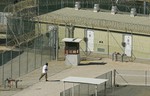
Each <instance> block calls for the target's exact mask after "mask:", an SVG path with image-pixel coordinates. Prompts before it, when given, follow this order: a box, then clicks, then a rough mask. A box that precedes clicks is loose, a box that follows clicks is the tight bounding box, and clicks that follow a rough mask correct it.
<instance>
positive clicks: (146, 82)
mask: <svg viewBox="0 0 150 96" xmlns="http://www.w3.org/2000/svg"><path fill="white" fill-rule="evenodd" d="M146 85H147V71H145V86H146Z"/></svg>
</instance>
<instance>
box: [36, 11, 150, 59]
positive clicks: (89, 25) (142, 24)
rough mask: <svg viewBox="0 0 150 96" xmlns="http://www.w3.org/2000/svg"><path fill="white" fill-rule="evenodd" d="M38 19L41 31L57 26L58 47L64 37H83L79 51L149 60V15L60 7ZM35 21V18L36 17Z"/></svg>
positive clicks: (61, 46) (61, 45) (61, 47)
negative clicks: (118, 54) (123, 55)
mask: <svg viewBox="0 0 150 96" xmlns="http://www.w3.org/2000/svg"><path fill="white" fill-rule="evenodd" d="M36 18H38V20H39V21H38V23H40V26H41V32H47V33H49V32H53V31H52V30H53V28H56V27H55V26H57V28H58V35H57V36H58V40H59V41H58V42H59V43H58V46H59V47H60V50H61V49H62V50H63V47H64V44H63V42H62V41H61V40H62V39H63V38H65V37H70V38H71V37H74V38H80V39H83V40H82V42H81V43H80V46H81V48H80V50H81V51H85V52H91V53H98V54H106V55H109V56H110V55H111V54H112V53H114V52H119V53H120V54H123V53H125V54H126V55H127V56H128V57H131V58H132V59H135V58H141V59H150V25H149V24H150V18H149V17H148V16H147V17H146V16H139V15H137V16H131V14H130V13H117V14H111V12H109V11H107V12H102V11H100V12H93V10H87V9H81V10H75V9H74V8H63V9H60V10H57V11H53V12H51V13H47V14H44V15H41V16H38V17H36ZM36 20H37V19H36Z"/></svg>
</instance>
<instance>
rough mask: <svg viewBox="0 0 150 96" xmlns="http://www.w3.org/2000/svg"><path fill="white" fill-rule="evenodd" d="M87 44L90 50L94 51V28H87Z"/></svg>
mask: <svg viewBox="0 0 150 96" xmlns="http://www.w3.org/2000/svg"><path fill="white" fill-rule="evenodd" d="M87 38H88V41H87V46H88V48H87V49H88V51H94V31H93V30H89V29H88V30H87Z"/></svg>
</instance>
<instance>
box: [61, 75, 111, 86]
mask: <svg viewBox="0 0 150 96" xmlns="http://www.w3.org/2000/svg"><path fill="white" fill-rule="evenodd" d="M61 81H63V82H68V83H85V84H97V85H98V84H102V83H104V82H106V81H108V79H98V78H85V77H72V76H71V77H67V78H64V79H62V80H61Z"/></svg>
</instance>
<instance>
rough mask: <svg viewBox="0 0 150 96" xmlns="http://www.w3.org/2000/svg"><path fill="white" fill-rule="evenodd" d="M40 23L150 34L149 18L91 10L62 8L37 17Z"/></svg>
mask: <svg viewBox="0 0 150 96" xmlns="http://www.w3.org/2000/svg"><path fill="white" fill-rule="evenodd" d="M38 18H39V20H40V21H41V22H49V23H56V24H73V25H76V26H82V27H96V28H109V29H114V30H125V31H133V32H137V33H142V34H150V33H149V30H150V18H149V16H147V17H146V16H135V17H131V16H130V13H128V14H115V15H113V14H111V12H93V10H75V9H74V8H63V9H60V10H57V11H54V12H51V13H47V14H44V15H41V16H39V17H38Z"/></svg>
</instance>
